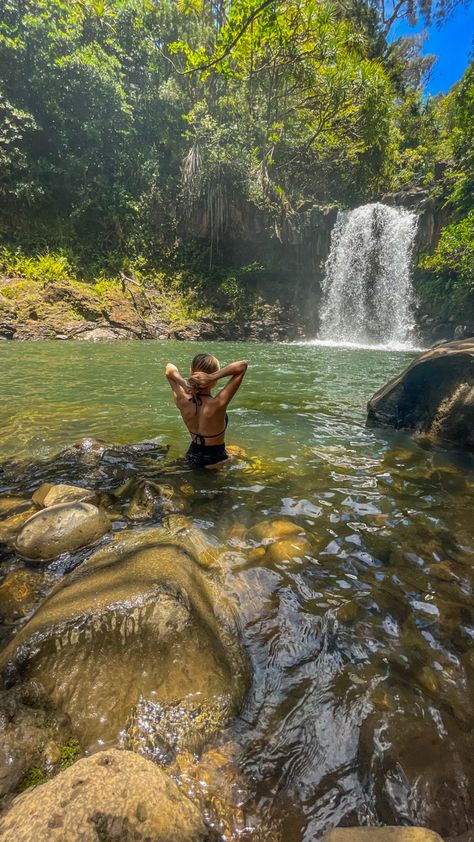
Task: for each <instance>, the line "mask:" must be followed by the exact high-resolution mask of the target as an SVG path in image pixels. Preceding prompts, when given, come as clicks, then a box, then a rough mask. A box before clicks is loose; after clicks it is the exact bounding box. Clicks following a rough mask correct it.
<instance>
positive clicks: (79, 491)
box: [31, 482, 98, 509]
mask: <svg viewBox="0 0 474 842" xmlns="http://www.w3.org/2000/svg"><path fill="white" fill-rule="evenodd" d="M31 499H32V500H33V503H35V505H36V506H41V507H42V508H45V509H46V508H48V506H56V505H58V503H76V502H83V503H94V504H96V503H97V502H98V495H97V493H96V492H95V491H91V489H90V488H80V487H79V486H77V485H65V484H64V483H60V484H59V485H54V484H53V483H51V482H43V484H42V485H40V487H39V488H38V489H37V490H36V491H35V493H34V494H33V496H32V498H31Z"/></svg>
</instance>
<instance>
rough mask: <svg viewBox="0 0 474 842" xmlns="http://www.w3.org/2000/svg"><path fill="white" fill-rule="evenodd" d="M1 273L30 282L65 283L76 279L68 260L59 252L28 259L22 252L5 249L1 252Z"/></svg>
mask: <svg viewBox="0 0 474 842" xmlns="http://www.w3.org/2000/svg"><path fill="white" fill-rule="evenodd" d="M0 272H2V273H3V274H4V275H7V276H10V277H15V278H25V280H28V281H42V282H44V281H65V280H68V279H71V278H74V271H73V269H72V267H71V265H70V263H69V260H68V258H67V257H66V256H65V255H64V254H60V253H58V252H52V253H50V254H49V253H48V254H41V255H39V256H37V257H26V256H25V255H24V254H23V253H22V252H21V251H20V250H17V251H15V252H12V251H10V250H8V249H7V248H3V249H1V250H0Z"/></svg>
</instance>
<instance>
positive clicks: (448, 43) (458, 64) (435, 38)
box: [392, 2, 474, 95]
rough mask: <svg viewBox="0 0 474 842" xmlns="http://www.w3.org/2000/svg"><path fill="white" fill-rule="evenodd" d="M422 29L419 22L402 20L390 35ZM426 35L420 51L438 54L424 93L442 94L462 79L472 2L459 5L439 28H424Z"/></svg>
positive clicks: (473, 21) (473, 20)
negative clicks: (408, 23)
mask: <svg viewBox="0 0 474 842" xmlns="http://www.w3.org/2000/svg"><path fill="white" fill-rule="evenodd" d="M423 29H424V27H423V25H422V24H420V25H418V26H415V27H411V26H408V25H407V24H405V23H403V24H401V25H399V26H398V29H397V30H396V32H393V33H392V34H393V36H394V37H398V36H399V35H413V34H414V33H415V32H421V31H422V30H423ZM426 34H427V39H426V41H425V43H424V45H423V52H424V53H434V55H436V56H438V61H437V62H436V64H435V66H434V68H433V72H432V75H431V79H430V82H429V83H428V87H427V93H429V94H432V95H434V94H437V93H439V92H440V91H441V92H443V93H444V92H445V91H449V89H450V87H451V86H452V85H454V83H455V82H457V81H458V79H460V78H461V76H462V75H463V73H464V71H465V69H466V67H467V64H468V61H469V56H470V55H471V53H472V41H473V38H474V4H473V3H472V2H471V3H470V4H469V6H468V7H467V8H466V6H459V7H458V8H457V9H456V11H455V12H454V14H453V16H452V17H451V18H449V20H448V21H447V22H446V23H444V24H443V25H442V26H441V27H440V28H439V29H438V28H437V26H436V25H433V26H431V27H429V28H428V29H426Z"/></svg>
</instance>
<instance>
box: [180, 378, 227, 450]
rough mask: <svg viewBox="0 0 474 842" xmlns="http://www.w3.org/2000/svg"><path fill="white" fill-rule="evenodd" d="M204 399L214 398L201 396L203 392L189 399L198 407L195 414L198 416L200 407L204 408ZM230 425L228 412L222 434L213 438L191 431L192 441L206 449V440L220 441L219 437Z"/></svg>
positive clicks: (217, 434)
mask: <svg viewBox="0 0 474 842" xmlns="http://www.w3.org/2000/svg"><path fill="white" fill-rule="evenodd" d="M203 398H212V395H203V394H201V392H196V393H195V394H193V395H192V397H190V398H189V400H190V401H192V402H193V404H194V405H195V407H196V411H195V413H194V414H195V415H197V411H198V406H202V399H203ZM228 424H229V416H228V415H227V412H226V414H225V427H224V429H223V430H222V432H221V433H214V435H213V436H202V435H201V433H193V432H192V430H189V432H190V434H191V437H192V440H193V442H194V443H195V444H200V445H202V446H203V447H205V445H206V439H218V438H219V436H223V435H224V433H225V431H226V430H227V426H228Z"/></svg>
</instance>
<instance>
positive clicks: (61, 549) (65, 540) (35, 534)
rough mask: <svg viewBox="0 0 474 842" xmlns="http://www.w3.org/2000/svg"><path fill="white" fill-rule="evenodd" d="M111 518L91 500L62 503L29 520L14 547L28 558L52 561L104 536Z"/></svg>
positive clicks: (38, 513)
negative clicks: (88, 501)
mask: <svg viewBox="0 0 474 842" xmlns="http://www.w3.org/2000/svg"><path fill="white" fill-rule="evenodd" d="M109 529H110V521H109V519H108V517H107V515H106V514H105V512H103V511H102V509H98V508H97V506H93V505H92V504H91V503H81V502H77V503H59V504H58V505H55V506H49V507H48V508H47V509H44V510H43V511H41V512H37V513H36V514H35V515H33V517H31V518H30V519H29V520H27V521H26V523H25V524H24V526H23V527H22V529H21V531H20V533H19V535H18V537H17V539H16V542H15V549H16V550H17V552H18V553H19V554H20V555H21V556H23V557H24V558H27V559H34V560H41V561H49V560H50V559H53V558H57V556H59V555H61V554H62V553H66V552H67V553H70V552H74V550H78V549H79V548H80V547H87V546H89V545H90V544H94V543H95V542H96V541H98V540H99V538H102V536H103V535H105V533H106V532H108V531H109Z"/></svg>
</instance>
